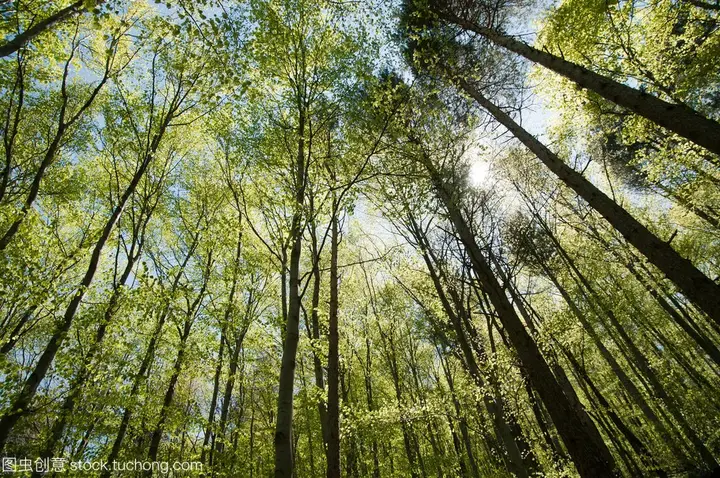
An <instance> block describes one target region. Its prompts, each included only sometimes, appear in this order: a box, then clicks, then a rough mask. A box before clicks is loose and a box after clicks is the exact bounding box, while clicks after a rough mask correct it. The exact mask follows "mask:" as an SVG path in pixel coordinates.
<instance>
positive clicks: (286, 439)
mask: <svg viewBox="0 0 720 478" xmlns="http://www.w3.org/2000/svg"><path fill="white" fill-rule="evenodd" d="M305 113H306V112H305V110H304V109H303V108H302V107H301V110H300V113H299V122H298V151H297V160H296V163H295V167H294V168H293V169H294V171H295V175H294V176H295V178H294V180H295V204H294V208H295V212H294V213H293V217H292V224H291V230H290V237H291V243H292V248H291V250H290V274H289V291H288V292H289V295H288V314H287V323H286V325H285V340H284V343H283V353H282V362H281V365H280V383H279V386H278V402H277V404H278V405H277V421H276V426H275V439H274V444H275V477H276V478H291V477H292V476H293V446H292V444H293V443H292V417H293V397H294V382H295V366H296V357H297V347H298V341H299V339H300V332H299V328H300V300H301V296H300V255H301V253H302V231H303V227H302V222H303V218H304V214H303V213H302V209H303V205H304V203H305V187H306V183H307V166H306V164H305V137H304V136H305V120H306V118H305Z"/></svg>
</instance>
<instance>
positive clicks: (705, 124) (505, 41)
mask: <svg viewBox="0 0 720 478" xmlns="http://www.w3.org/2000/svg"><path fill="white" fill-rule="evenodd" d="M438 13H439V15H440V16H441V18H444V19H445V20H447V21H449V22H451V23H455V24H456V25H459V26H460V27H462V28H464V29H466V30H469V31H472V32H474V33H477V34H479V35H482V36H483V37H485V38H487V39H488V40H490V41H491V42H493V43H495V44H496V45H499V46H501V47H503V48H505V49H507V50H510V51H512V52H514V53H517V54H518V55H521V56H523V57H525V58H527V59H528V60H530V61H532V62H534V63H539V64H540V65H542V66H544V67H545V68H548V69H550V70H552V71H554V72H555V73H557V74H559V75H562V76H564V77H565V78H568V79H569V80H571V81H573V82H575V83H577V84H578V85H579V86H581V87H583V88H587V89H588V90H591V91H593V92H595V93H597V94H598V95H600V96H602V97H603V98H605V99H606V100H608V101H611V102H613V103H615V104H617V105H620V106H622V107H624V108H627V109H629V110H630V111H632V112H633V113H636V114H638V115H640V116H643V117H645V118H647V119H649V120H650V121H652V122H654V123H656V124H658V125H660V126H662V127H664V128H667V129H668V130H670V131H672V132H674V133H677V134H678V135H680V136H682V137H684V138H687V139H689V140H690V141H692V142H693V143H695V144H698V145H700V146H703V147H704V148H707V149H708V150H710V151H712V152H713V153H715V154H720V124H718V123H717V122H716V121H713V120H711V119H708V118H706V117H704V116H703V115H701V114H700V113H698V112H697V111H695V110H693V109H692V108H690V107H688V106H686V105H683V104H673V103H668V102H667V101H663V100H661V99H660V98H658V97H656V96H653V95H650V94H647V93H645V92H643V91H640V90H637V89H635V88H631V87H629V86H627V85H624V84H622V83H619V82H617V81H615V80H613V79H611V78H607V77H605V76H602V75H599V74H597V73H595V72H594V71H592V70H589V69H587V68H585V67H583V66H580V65H577V64H575V63H572V62H570V61H567V60H565V59H563V58H560V57H558V56H555V55H553V54H551V53H547V52H544V51H541V50H538V49H536V48H533V47H531V46H530V45H528V44H527V43H524V42H522V41H519V40H516V39H515V38H513V37H511V36H508V35H504V34H502V33H500V32H499V31H497V30H494V29H492V28H487V27H482V26H479V25H477V24H475V23H473V22H470V21H467V20H464V19H462V18H460V17H458V16H457V15H455V14H453V13H452V12H449V11H441V12H438Z"/></svg>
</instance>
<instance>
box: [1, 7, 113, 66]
mask: <svg viewBox="0 0 720 478" xmlns="http://www.w3.org/2000/svg"><path fill="white" fill-rule="evenodd" d="M102 1H104V0H101V1H98V2H97V4H99V3H102ZM85 3H86V2H85V0H78V1H76V2H74V3H71V4H70V5H68V6H67V7H65V8H63V9H61V10H58V11H57V12H55V13H53V14H52V15H50V16H49V17H47V18H46V19H44V20H42V21H40V22H38V23H36V24H35V25H33V26H32V27H30V28H28V29H27V30H25V31H24V32H22V33H18V34H17V35H16V36H15V37H14V38H13V39H12V40H10V41H8V42H6V43H3V44H2V45H0V58H2V57H6V56H8V55H12V54H13V53H15V52H16V51H18V50H19V49H20V48H22V47H23V46H25V45H26V44H27V43H28V42H30V41H32V40H33V39H34V38H35V37H37V36H38V35H40V34H42V33H43V32H45V31H48V30H50V29H51V28H52V27H53V26H55V25H57V24H58V23H60V22H62V21H65V20H67V19H68V18H70V17H73V16H75V15H77V14H78V13H80V12H81V11H83V9H84V8H83V6H84V4H85Z"/></svg>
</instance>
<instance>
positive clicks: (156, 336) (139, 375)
mask: <svg viewBox="0 0 720 478" xmlns="http://www.w3.org/2000/svg"><path fill="white" fill-rule="evenodd" d="M200 219H202V217H201V218H200ZM198 226H199V223H198V224H197V225H196V228H197V227H198ZM199 240H200V231H199V230H197V231H196V233H195V235H194V237H193V240H192V243H191V244H190V247H189V248H188V251H187V253H186V254H185V258H184V259H183V262H182V264H180V267H179V269H178V272H177V273H176V274H175V277H174V279H173V283H172V286H171V288H170V291H169V296H170V297H171V298H172V297H173V296H174V294H175V291H176V290H177V289H178V286H179V284H180V279H181V278H182V275H183V273H184V271H185V268H186V267H187V264H188V262H189V261H190V257H192V255H193V254H194V252H195V249H196V247H197V244H198V241H199ZM171 298H170V299H167V301H166V302H165V304H163V308H162V310H161V311H160V315H159V316H158V320H157V322H156V323H155V327H154V328H153V333H152V335H151V337H150V342H149V343H148V346H147V349H145V355H144V356H143V359H142V362H141V363H140V367H139V368H138V371H137V372H136V373H135V375H134V376H133V384H132V388H131V389H130V394H129V397H131V399H135V398H136V397H137V396H138V392H139V391H140V387H141V386H142V384H143V382H144V381H145V375H146V374H147V371H148V370H149V369H150V364H151V363H152V361H153V359H154V358H155V350H156V349H157V345H158V342H159V341H160V338H161V335H162V330H163V327H164V325H165V322H166V320H167V317H168V315H169V313H170V306H171V300H172V299H171ZM134 409H135V407H134V405H133V404H132V403H129V404H128V405H127V406H125V409H124V410H123V415H122V418H121V420H120V426H119V428H118V432H117V434H116V435H115V440H114V441H113V446H112V449H111V450H110V454H109V455H108V459H107V462H108V463H112V462H113V461H115V460H116V459H117V457H118V456H119V454H120V449H121V448H122V445H123V441H124V440H125V435H126V434H127V430H128V427H129V426H130V419H131V418H132V415H133V412H134ZM100 476H101V477H102V478H109V477H110V470H106V471H103V472H102V473H101V475H100Z"/></svg>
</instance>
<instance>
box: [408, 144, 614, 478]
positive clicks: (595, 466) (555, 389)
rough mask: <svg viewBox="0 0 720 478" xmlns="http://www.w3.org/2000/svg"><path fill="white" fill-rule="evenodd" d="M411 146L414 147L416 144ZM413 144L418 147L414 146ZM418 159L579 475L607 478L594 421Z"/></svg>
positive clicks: (610, 464)
mask: <svg viewBox="0 0 720 478" xmlns="http://www.w3.org/2000/svg"><path fill="white" fill-rule="evenodd" d="M416 144H417V143H416ZM418 146H420V145H419V144H418ZM419 158H420V161H421V162H422V163H423V165H424V166H425V168H426V169H427V171H428V173H429V175H430V179H431V181H432V183H433V186H434V187H435V190H436V192H437V194H438V198H439V199H440V200H441V202H442V203H443V205H444V206H445V209H446V210H447V212H448V216H449V219H450V221H451V222H452V224H453V226H454V227H455V229H456V231H457V234H458V236H459V238H460V240H461V241H462V244H463V246H464V247H465V248H466V250H467V253H468V256H469V257H470V260H471V264H472V267H473V270H474V272H475V274H476V276H477V280H478V281H479V283H480V285H481V286H482V288H483V290H484V291H485V292H486V293H487V294H488V296H489V299H490V302H491V303H492V305H493V307H494V309H495V312H496V313H497V315H498V317H499V319H500V322H501V323H502V325H503V327H504V329H505V331H506V333H507V334H508V337H509V339H510V341H511V343H512V345H513V347H514V348H515V350H516V351H517V353H518V357H519V359H520V361H521V363H522V365H523V366H524V367H525V368H526V370H527V372H528V376H529V377H530V380H531V383H532V385H533V388H534V389H535V390H536V391H537V392H538V395H539V396H540V398H541V399H542V400H543V403H544V404H545V406H546V408H547V410H548V412H549V413H550V416H551V417H552V420H553V423H554V424H555V426H556V427H557V430H558V433H559V434H560V436H561V437H562V439H563V442H564V443H565V446H566V447H567V449H568V452H569V453H570V456H571V457H572V458H573V461H574V463H575V466H576V467H577V469H578V472H579V473H580V475H581V476H584V477H595V476H597V477H607V476H613V475H615V474H616V467H615V463H614V460H613V457H612V454H611V453H610V450H608V448H607V446H606V445H605V443H604V442H603V440H602V437H601V436H600V433H599V432H598V430H597V428H596V427H595V425H594V423H593V422H592V420H591V419H590V417H589V416H588V415H587V413H585V412H584V410H582V409H579V408H578V407H574V406H572V405H571V403H570V401H569V400H568V398H567V397H566V396H565V394H564V393H563V391H562V388H561V387H560V385H559V384H558V382H557V380H556V379H555V377H554V376H553V374H552V372H551V370H550V367H549V366H548V364H547V362H546V361H545V359H544V358H543V356H542V355H541V354H540V351H539V350H538V347H537V344H535V342H534V341H533V340H532V338H531V337H530V335H529V334H528V332H527V330H526V329H525V327H524V326H523V325H522V322H521V321H520V318H519V317H518V316H517V314H516V312H515V310H514V308H513V306H512V304H510V301H509V300H508V298H507V296H506V295H505V293H504V291H503V290H502V287H501V286H500V284H499V283H498V281H497V279H496V278H495V276H494V274H493V272H492V270H491V268H490V266H489V264H488V263H487V262H486V260H485V258H484V256H483V255H482V252H481V251H480V247H479V246H478V244H477V243H476V242H475V237H474V235H473V234H472V232H471V231H470V228H469V227H468V225H467V223H466V222H465V218H464V217H463V215H462V213H461V211H460V209H459V207H458V205H457V204H455V202H454V200H453V198H452V195H451V194H450V193H449V192H448V191H447V189H446V185H445V183H444V181H443V179H442V177H441V175H440V173H439V172H438V170H437V169H436V168H435V166H434V165H433V164H432V162H431V160H430V158H429V157H427V156H426V153H425V152H424V151H422V152H420V153H419Z"/></svg>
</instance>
